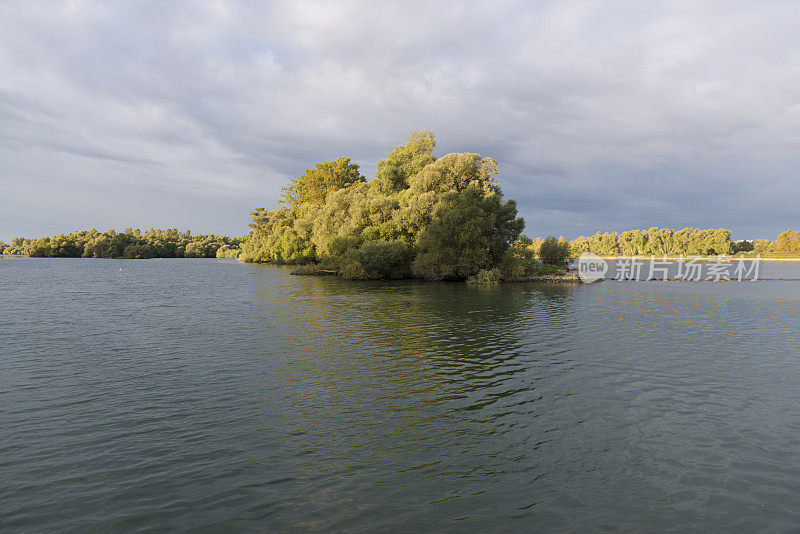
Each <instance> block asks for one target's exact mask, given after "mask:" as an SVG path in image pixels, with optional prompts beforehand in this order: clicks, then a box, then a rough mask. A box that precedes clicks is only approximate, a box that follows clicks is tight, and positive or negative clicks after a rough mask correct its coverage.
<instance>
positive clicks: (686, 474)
mask: <svg viewBox="0 0 800 534" xmlns="http://www.w3.org/2000/svg"><path fill="white" fill-rule="evenodd" d="M764 268H765V269H767V270H768V269H769V267H768V266H765V267H764ZM779 269H780V273H781V276H780V277H782V278H785V277H794V278H800V265H798V264H791V265H790V266H788V267H787V266H786V265H785V264H782V265H781V267H780V268H779ZM787 273H788V275H787ZM776 277H777V276H776ZM0 295H2V301H1V302H2V305H1V307H0V340H2V344H1V345H0V353H1V354H2V357H0V529H3V530H11V531H29V532H42V531H50V532H53V531H81V532H85V531H111V530H123V529H124V530H130V531H138V530H163V529H165V528H174V529H178V530H184V529H194V528H199V527H205V529H207V530H208V531H230V530H231V529H240V530H252V531H285V530H299V529H302V530H307V529H329V530H343V531H364V530H388V529H391V530H393V531H394V530H403V531H420V530H423V529H426V530H427V529H439V530H448V531H449V530H452V531H475V530H478V529H480V530H487V529H493V530H500V531H508V532H518V531H520V530H537V531H551V532H562V531H564V530H572V531H607V530H620V529H626V530H631V529H634V530H642V529H657V530H688V529H692V530H703V531H717V532H727V531H730V530H737V531H753V530H758V531H776V532H780V531H787V530H792V529H794V528H795V527H796V526H797V525H798V523H800V461H798V460H800V411H799V410H798V403H799V401H800V350H798V344H800V282H792V281H771V282H750V283H735V282H731V283H684V284H680V283H669V282H648V283H645V282H642V283H634V282H602V283H599V284H592V285H586V286H561V287H559V286H537V285H530V284H529V285H524V284H523V285H505V286H500V287H489V288H487V287H470V286H466V285H464V284H426V283H418V282H346V281H342V280H339V279H336V278H332V277H325V278H316V277H293V276H289V274H288V270H286V269H281V268H274V267H264V266H254V265H245V264H240V263H237V262H234V261H229V260H189V259H179V260H141V261H136V260H127V261H126V260H87V259H33V258H29V259H16V258H2V259H0Z"/></svg>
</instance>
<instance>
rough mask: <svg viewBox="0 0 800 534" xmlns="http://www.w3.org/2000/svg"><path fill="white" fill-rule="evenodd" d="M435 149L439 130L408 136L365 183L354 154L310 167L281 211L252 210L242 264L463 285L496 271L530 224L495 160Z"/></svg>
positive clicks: (287, 189)
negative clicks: (314, 267)
mask: <svg viewBox="0 0 800 534" xmlns="http://www.w3.org/2000/svg"><path fill="white" fill-rule="evenodd" d="M435 146H436V142H435V139H434V135H433V133H431V132H429V131H426V130H416V131H414V132H412V133H411V136H410V139H409V141H408V142H407V143H406V144H404V145H400V146H397V147H395V148H394V149H393V150H392V151H391V153H390V154H389V155H388V156H387V157H386V159H384V160H381V161H380V162H379V163H378V165H377V174H376V177H375V178H374V179H373V180H371V181H369V182H367V181H366V180H365V179H364V177H363V176H361V175H360V173H359V172H358V166H357V165H355V164H353V163H350V159H349V158H345V157H340V158H337V159H336V160H334V161H332V162H326V163H318V164H316V165H314V167H313V168H312V169H310V170H308V171H306V172H305V173H304V174H303V175H301V176H300V177H298V178H295V179H294V180H292V181H291V183H290V184H289V185H288V186H286V187H285V188H284V190H283V191H284V196H283V203H284V204H285V207H283V208H279V209H276V210H271V211H268V210H266V209H264V208H257V209H256V210H254V211H253V212H252V214H251V215H252V217H253V220H252V223H251V224H250V234H249V235H248V236H247V238H246V240H245V243H244V244H243V245H242V254H241V256H240V259H241V260H243V261H249V262H273V263H283V264H298V263H308V262H315V263H319V264H322V265H325V266H328V267H330V268H331V269H335V270H338V271H339V273H340V274H341V275H342V276H345V277H348V278H401V277H406V276H412V275H413V276H416V277H420V278H427V279H432V280H444V279H465V278H467V277H470V276H473V275H475V274H477V273H478V272H479V271H481V270H484V269H490V268H494V267H497V266H498V265H500V264H501V263H502V262H503V261H504V258H505V252H506V251H507V249H508V248H509V246H510V245H511V244H512V243H514V242H515V240H517V238H518V237H519V236H520V233H521V232H522V229H523V227H524V222H523V220H522V219H521V218H518V217H517V208H516V203H515V202H514V201H513V200H503V193H502V191H501V189H500V186H499V183H498V182H497V180H496V175H497V174H498V169H497V163H496V162H495V161H494V160H493V159H491V158H486V157H482V156H480V155H478V154H470V153H463V154H447V155H445V156H443V157H441V158H438V159H437V158H436V157H435V156H434V155H433V153H432V152H433V149H434V147H435ZM525 258H527V257H525V256H524V255H523V256H519V259H518V260H517V261H518V262H521V261H527V260H526V259H525ZM528 259H530V260H531V261H532V258H528ZM528 271H530V269H527V271H526V269H525V268H524V267H522V268H520V267H519V266H517V267H516V271H515V272H528Z"/></svg>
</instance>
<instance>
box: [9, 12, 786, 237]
mask: <svg viewBox="0 0 800 534" xmlns="http://www.w3.org/2000/svg"><path fill="white" fill-rule="evenodd" d="M798 23H800V12H798V11H797V9H796V5H794V3H792V2H789V1H785V2H783V1H782V2H778V1H773V2H761V3H759V4H758V5H755V4H753V3H752V2H746V1H724V2H722V1H719V2H691V3H690V2H658V3H655V2H640V1H630V2H625V1H607V2H597V1H592V2H589V1H559V2H539V3H535V4H534V3H531V2H491V3H485V4H479V3H466V2H463V3H462V2H437V3H430V2H402V3H400V2H397V3H377V2H376V3H355V2H337V3H327V2H326V3H316V2H287V3H285V4H273V5H269V6H265V5H264V4H263V3H256V2H253V3H250V2H217V1H206V2H195V1H185V2H158V1H139V2H89V1H77V0H76V1H71V2H65V3H51V2H44V1H43V2H30V1H7V2H3V3H2V4H0V162H2V163H0V185H2V189H3V191H4V195H3V197H4V200H5V201H4V203H3V209H2V211H0V239H5V240H8V239H9V238H10V237H12V236H13V235H44V234H53V233H60V232H64V231H70V230H74V229H78V228H87V227H97V228H98V229H106V228H110V227H115V228H118V229H121V228H124V227H127V226H133V227H149V226H158V227H166V226H171V227H175V226H177V227H180V228H187V227H188V228H191V229H192V230H194V231H197V232H215V233H226V234H232V235H241V234H243V233H245V232H246V230H247V222H248V219H249V217H248V212H249V210H250V209H252V208H253V207H255V206H259V205H265V206H271V205H274V204H275V203H276V202H277V195H278V193H279V190H280V187H281V186H282V185H283V184H284V183H285V182H286V181H287V180H288V179H289V178H290V177H292V176H294V175H297V174H299V173H301V172H302V171H303V170H304V169H306V168H307V167H309V166H310V165H311V164H313V162H314V161H321V160H325V159H330V158H333V157H335V156H338V155H349V156H352V157H353V158H355V159H356V160H357V161H359V162H360V164H361V165H362V169H363V171H364V172H365V174H367V175H372V174H374V172H375V164H376V162H377V161H378V160H379V159H381V158H382V157H383V156H384V155H385V154H387V153H388V152H389V151H390V150H391V149H392V148H393V147H394V146H395V145H397V144H400V143H402V142H404V140H405V138H406V137H407V135H408V133H409V131H410V130H412V129H414V128H419V127H424V128H428V129H431V130H433V131H435V132H436V133H437V139H438V142H439V148H438V150H437V153H439V154H440V155H441V154H444V153H446V152H451V151H458V152H464V151H473V152H479V153H481V154H483V155H489V156H492V157H494V158H495V159H497V160H498V162H499V164H500V169H501V183H502V184H503V185H504V190H505V192H506V194H507V195H509V196H512V197H514V198H516V199H517V201H518V206H519V209H520V212H521V214H522V215H523V216H525V218H526V220H527V221H528V230H527V232H528V233H529V234H531V235H543V234H560V233H563V234H565V235H567V236H570V237H574V236H577V235H578V234H582V233H584V234H585V233H589V232H594V231H595V230H618V231H619V230H625V229H629V228H637V227H638V228H646V227H649V226H653V225H658V226H670V227H682V226H687V225H690V226H701V227H727V228H731V229H732V230H734V232H735V235H736V236H737V237H740V238H746V237H761V236H767V237H774V235H776V234H777V233H778V232H779V231H781V230H783V229H786V228H789V227H794V228H797V227H798V222H797V207H796V203H797V201H796V199H797V198H798V196H799V195H800V182H799V181H798V180H797V179H796V177H795V174H796V171H795V169H797V168H798V163H800V161H798V160H800V151H798V150H797V147H798V143H799V142H800V127H799V126H800V34H798V33H797V31H796V28H797V26H798Z"/></svg>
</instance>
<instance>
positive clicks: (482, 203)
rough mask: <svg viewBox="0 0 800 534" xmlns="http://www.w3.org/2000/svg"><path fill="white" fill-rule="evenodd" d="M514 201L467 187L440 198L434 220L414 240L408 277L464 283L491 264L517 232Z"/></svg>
mask: <svg viewBox="0 0 800 534" xmlns="http://www.w3.org/2000/svg"><path fill="white" fill-rule="evenodd" d="M516 215H517V207H516V203H515V202H514V201H513V200H508V201H507V202H505V203H503V202H502V200H501V198H500V196H499V195H498V194H496V193H494V192H491V191H490V192H488V193H487V192H486V191H484V190H483V189H482V188H481V187H480V185H479V184H477V183H473V184H470V185H469V186H468V187H467V188H466V189H464V190H462V191H459V192H450V193H447V194H445V195H444V196H443V198H442V203H441V206H440V207H439V209H438V210H437V211H436V217H435V218H434V220H433V221H431V223H430V225H429V226H428V227H427V229H426V230H425V231H424V232H423V233H422V234H421V235H420V237H419V249H420V254H419V256H418V257H417V260H416V262H415V263H414V274H415V275H416V276H418V277H420V278H425V279H428V280H464V279H465V278H467V277H469V276H472V275H474V274H476V273H477V272H478V271H480V270H481V269H487V268H491V267H492V266H494V265H497V264H498V263H499V262H500V260H501V258H502V257H503V254H504V253H505V251H506V249H507V248H508V244H509V243H510V242H513V241H514V240H515V239H516V238H517V237H518V236H519V234H520V232H521V231H522V228H523V227H524V224H525V223H524V222H523V220H522V219H518V218H517V217H516Z"/></svg>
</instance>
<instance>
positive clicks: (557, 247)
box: [539, 237, 570, 265]
mask: <svg viewBox="0 0 800 534" xmlns="http://www.w3.org/2000/svg"><path fill="white" fill-rule="evenodd" d="M569 257H570V247H569V243H567V242H566V241H561V240H558V239H556V238H555V237H548V238H547V239H545V240H544V241H543V242H542V245H541V247H540V248H539V258H540V259H541V260H542V261H543V262H544V263H548V264H550V265H564V263H565V262H566V260H567V258H569Z"/></svg>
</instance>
